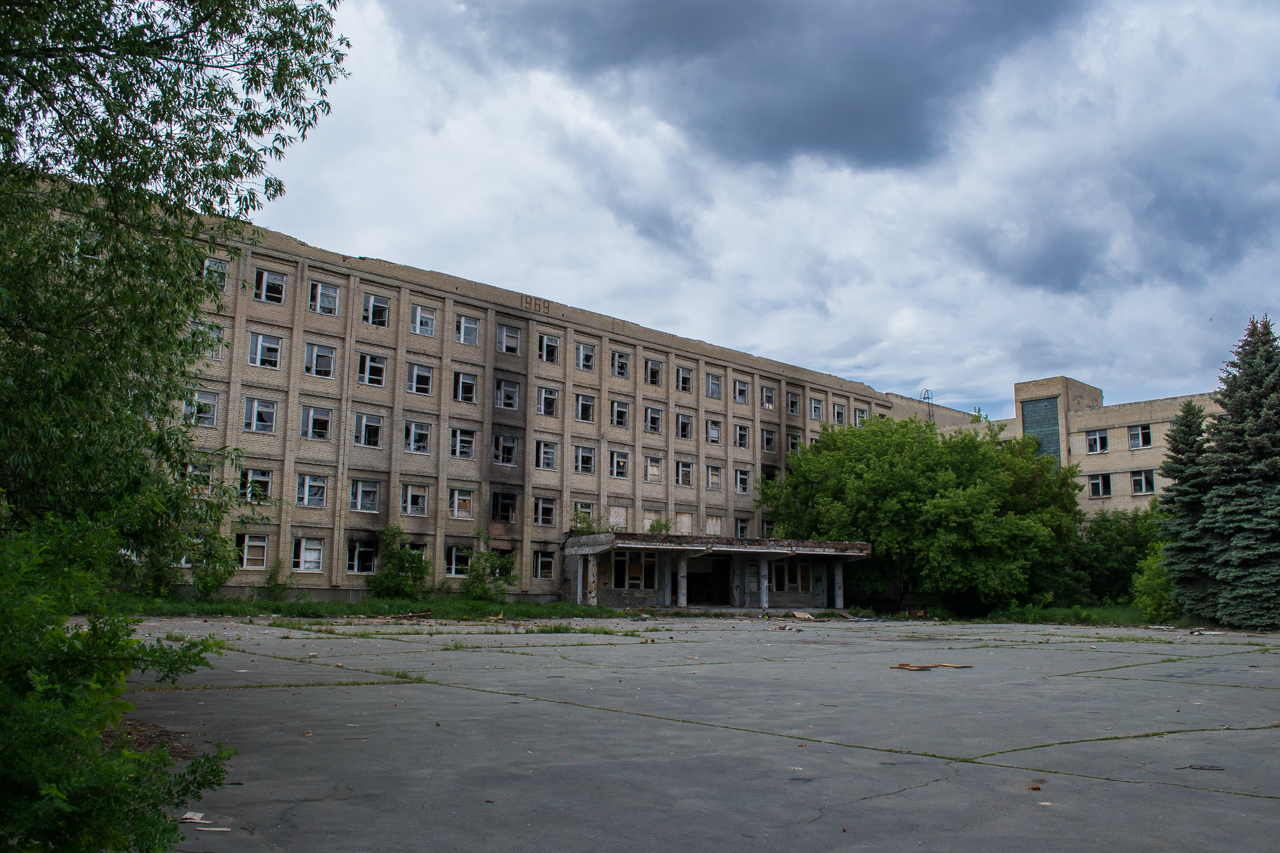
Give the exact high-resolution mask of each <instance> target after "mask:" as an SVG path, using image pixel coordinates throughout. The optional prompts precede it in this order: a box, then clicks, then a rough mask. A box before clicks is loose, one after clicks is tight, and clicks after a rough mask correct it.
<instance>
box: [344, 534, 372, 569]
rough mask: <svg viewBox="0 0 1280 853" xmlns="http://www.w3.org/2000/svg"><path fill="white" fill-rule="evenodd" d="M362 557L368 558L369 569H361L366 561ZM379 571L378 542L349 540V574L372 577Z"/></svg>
mask: <svg viewBox="0 0 1280 853" xmlns="http://www.w3.org/2000/svg"><path fill="white" fill-rule="evenodd" d="M362 555H367V557H368V564H367V565H368V568H361V566H362V565H365V561H364V560H363V559H361V557H362ZM377 570H378V543H377V540H371V539H354V538H351V537H348V538H347V574H349V575H371V574H373V573H374V572H376V571H377Z"/></svg>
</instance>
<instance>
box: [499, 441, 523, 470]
mask: <svg viewBox="0 0 1280 853" xmlns="http://www.w3.org/2000/svg"><path fill="white" fill-rule="evenodd" d="M508 451H510V456H511V461H510V462H507V461H505V460H506V458H507V455H508ZM493 464H494V465H502V466H505V467H509V468H514V467H516V466H517V465H519V464H520V439H519V438H517V437H516V436H514V435H506V434H504V433H500V432H495V433H494V434H493Z"/></svg>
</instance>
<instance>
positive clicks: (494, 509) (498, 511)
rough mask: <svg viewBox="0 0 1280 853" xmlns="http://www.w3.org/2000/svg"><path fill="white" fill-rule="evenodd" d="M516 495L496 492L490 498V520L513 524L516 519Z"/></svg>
mask: <svg viewBox="0 0 1280 853" xmlns="http://www.w3.org/2000/svg"><path fill="white" fill-rule="evenodd" d="M516 497H517V496H516V495H513V494H510V493H508V492H494V493H493V497H491V498H490V499H489V520H490V521H496V522H498V523H499V524H513V523H514V522H515V520H516Z"/></svg>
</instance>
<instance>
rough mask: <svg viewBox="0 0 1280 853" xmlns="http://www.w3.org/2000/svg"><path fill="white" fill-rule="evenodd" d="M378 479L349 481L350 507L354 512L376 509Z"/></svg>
mask: <svg viewBox="0 0 1280 853" xmlns="http://www.w3.org/2000/svg"><path fill="white" fill-rule="evenodd" d="M378 485H379V484H378V481H377V480H352V481H351V509H352V510H353V511H354V512H377V511H378Z"/></svg>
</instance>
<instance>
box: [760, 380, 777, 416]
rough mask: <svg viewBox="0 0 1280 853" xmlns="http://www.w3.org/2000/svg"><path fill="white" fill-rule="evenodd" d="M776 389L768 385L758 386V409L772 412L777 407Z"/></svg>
mask: <svg viewBox="0 0 1280 853" xmlns="http://www.w3.org/2000/svg"><path fill="white" fill-rule="evenodd" d="M776 395H777V389H775V388H773V387H772V386H769V385H761V386H760V408H761V409H762V410H764V411H766V412H772V411H773V410H774V408H775V407H776V406H777V396H776Z"/></svg>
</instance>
